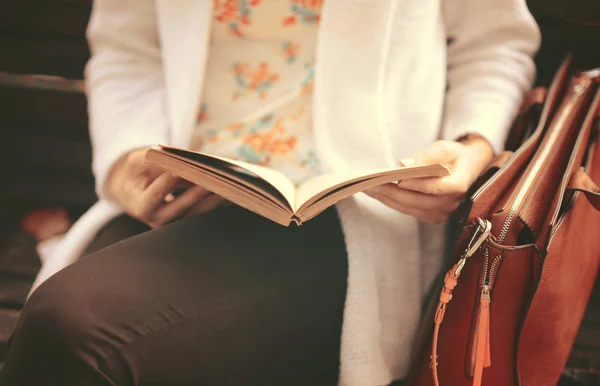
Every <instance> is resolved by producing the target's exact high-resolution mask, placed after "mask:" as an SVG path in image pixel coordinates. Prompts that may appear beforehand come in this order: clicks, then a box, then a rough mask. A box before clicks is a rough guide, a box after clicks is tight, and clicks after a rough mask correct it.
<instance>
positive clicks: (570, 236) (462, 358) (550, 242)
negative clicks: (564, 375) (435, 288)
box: [407, 58, 600, 386]
mask: <svg viewBox="0 0 600 386" xmlns="http://www.w3.org/2000/svg"><path fill="white" fill-rule="evenodd" d="M569 66H570V58H568V59H567V60H566V61H565V62H564V63H563V65H562V66H561V68H560V69H559V71H558V73H557V74H556V76H555V79H554V81H553V83H552V85H551V86H550V88H549V89H548V90H547V91H546V90H540V89H537V90H534V91H533V92H532V94H531V95H530V97H529V98H528V99H527V100H526V103H525V105H524V109H523V110H522V113H521V115H520V116H519V118H518V119H517V121H516V123H515V126H514V128H513V131H512V133H511V139H510V140H509V142H508V145H509V147H513V148H518V149H517V150H516V151H515V152H514V153H512V152H507V153H504V154H502V155H501V156H500V157H498V160H497V165H502V166H494V167H493V168H491V170H490V171H488V172H487V173H486V174H485V175H483V176H482V178H481V179H480V180H479V181H478V189H477V190H476V192H475V193H474V194H473V195H472V196H471V198H470V199H469V200H468V202H467V205H466V208H465V212H464V213H465V215H464V217H463V219H462V225H461V227H462V231H461V233H460V235H459V237H458V239H457V240H458V241H457V244H456V249H455V251H456V252H455V254H454V256H453V260H452V261H451V263H452V265H451V267H450V269H449V270H448V272H447V273H446V276H445V279H444V283H443V284H442V285H440V286H441V287H442V289H441V292H440V293H441V295H440V297H439V303H438V304H437V307H433V308H431V310H432V311H431V313H432V314H433V315H430V317H431V320H432V321H433V323H429V324H424V327H423V329H422V331H421V332H422V333H421V335H420V336H421V338H422V337H424V336H425V337H427V339H421V342H423V343H424V344H423V345H421V350H417V354H416V355H417V356H416V359H415V361H414V363H413V367H412V370H413V371H412V373H411V374H410V375H409V378H408V382H407V385H409V386H434V385H442V386H445V385H448V386H467V385H484V386H513V385H521V386H546V385H547V386H550V385H556V383H557V382H558V379H559V377H560V374H561V372H562V370H563V368H564V366H565V363H566V360H567V358H568V356H569V353H570V350H571V346H572V344H573V341H574V339H575V335H576V333H577V329H578V326H579V323H580V321H581V318H582V316H583V313H584V311H585V306H586V303H587V301H588V298H589V295H590V293H591V290H592V287H593V284H594V280H595V278H596V275H597V271H598V267H599V264H600V188H598V186H597V185H596V184H595V183H594V182H592V181H596V182H600V141H599V140H598V131H600V88H599V87H598V81H599V80H600V76H599V74H598V71H595V72H594V71H590V72H581V73H577V74H576V75H573V76H570V75H569V70H570V69H569ZM532 123H534V124H533V125H532ZM521 143H522V144H521ZM436 300H437V299H436ZM423 333H425V334H423Z"/></svg>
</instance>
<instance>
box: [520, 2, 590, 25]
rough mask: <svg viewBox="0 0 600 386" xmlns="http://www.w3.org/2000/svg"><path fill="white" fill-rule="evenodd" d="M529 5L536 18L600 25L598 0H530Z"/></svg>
mask: <svg viewBox="0 0 600 386" xmlns="http://www.w3.org/2000/svg"><path fill="white" fill-rule="evenodd" d="M527 5H528V6H529V9H530V11H531V13H532V14H533V16H534V17H535V18H536V19H551V20H557V21H564V22H569V23H573V24H587V25H594V24H595V25H599V26H600V1H598V0H528V1H527Z"/></svg>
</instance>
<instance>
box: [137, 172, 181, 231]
mask: <svg viewBox="0 0 600 386" xmlns="http://www.w3.org/2000/svg"><path fill="white" fill-rule="evenodd" d="M178 180H179V177H177V176H175V175H173V174H171V173H163V174H161V175H160V176H158V177H157V178H156V179H155V180H154V181H153V182H152V183H151V184H150V185H148V187H147V188H146V189H145V190H144V191H143V192H142V194H141V195H140V197H139V200H138V201H137V205H136V210H135V213H134V215H135V217H137V218H138V219H140V220H142V221H149V220H151V219H152V217H153V213H154V212H155V211H156V210H157V209H158V208H159V207H160V206H162V205H164V204H165V197H166V196H167V195H168V194H169V193H171V191H172V190H173V188H174V187H175V185H176V184H177V181H178Z"/></svg>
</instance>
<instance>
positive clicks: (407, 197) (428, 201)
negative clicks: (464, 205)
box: [374, 184, 463, 212]
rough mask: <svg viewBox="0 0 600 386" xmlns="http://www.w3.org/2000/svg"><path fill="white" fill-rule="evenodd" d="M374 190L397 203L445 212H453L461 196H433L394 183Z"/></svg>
mask: <svg viewBox="0 0 600 386" xmlns="http://www.w3.org/2000/svg"><path fill="white" fill-rule="evenodd" d="M374 191H375V193H376V194H383V195H386V196H388V197H389V198H391V199H393V200H395V201H397V202H398V203H400V204H403V205H406V206H409V207H413V208H417V209H422V210H442V211H445V212H453V211H454V210H455V209H456V208H457V207H458V205H459V204H460V202H461V201H462V198H463V195H461V194H449V195H439V196H434V195H431V194H425V193H421V192H415V191H412V190H407V189H403V188H400V187H398V186H397V185H396V184H384V185H381V186H379V187H377V188H375V189H374Z"/></svg>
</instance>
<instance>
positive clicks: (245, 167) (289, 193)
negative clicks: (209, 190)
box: [160, 145, 296, 209]
mask: <svg viewBox="0 0 600 386" xmlns="http://www.w3.org/2000/svg"><path fill="white" fill-rule="evenodd" d="M160 148H161V149H163V150H165V151H167V152H169V153H174V154H176V155H178V156H183V157H184V158H187V159H189V160H190V161H195V162H197V163H199V164H205V163H206V161H207V160H218V161H221V162H222V163H225V164H226V165H227V166H228V168H229V169H230V170H231V171H235V172H237V173H241V174H246V175H248V174H249V173H248V172H250V175H253V176H258V177H259V178H261V179H262V180H264V181H265V182H267V183H268V184H269V185H271V186H272V187H273V188H275V189H276V190H277V191H278V192H279V193H280V194H281V195H282V196H283V197H284V198H285V200H286V201H287V202H288V204H289V206H290V208H292V209H293V208H294V202H295V201H296V186H295V185H294V183H293V182H292V181H290V180H289V179H288V178H287V177H286V176H285V175H284V174H283V173H280V172H279V171H277V170H275V169H271V168H267V167H264V166H260V165H255V164H250V163H247V162H242V161H236V160H232V159H229V158H224V157H218V156H214V155H210V154H205V153H200V152H195V151H190V150H183V149H179V148H174V147H169V146H162V145H161V146H160ZM207 166H208V165H207Z"/></svg>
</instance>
